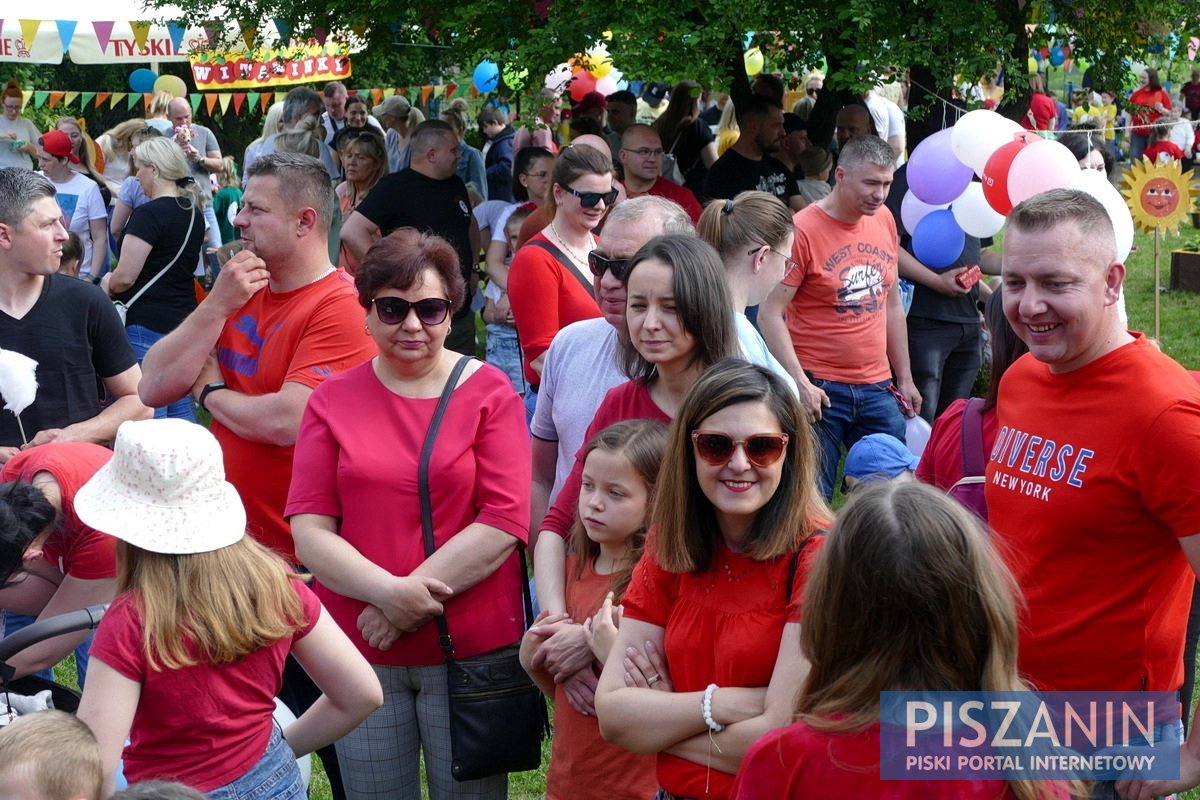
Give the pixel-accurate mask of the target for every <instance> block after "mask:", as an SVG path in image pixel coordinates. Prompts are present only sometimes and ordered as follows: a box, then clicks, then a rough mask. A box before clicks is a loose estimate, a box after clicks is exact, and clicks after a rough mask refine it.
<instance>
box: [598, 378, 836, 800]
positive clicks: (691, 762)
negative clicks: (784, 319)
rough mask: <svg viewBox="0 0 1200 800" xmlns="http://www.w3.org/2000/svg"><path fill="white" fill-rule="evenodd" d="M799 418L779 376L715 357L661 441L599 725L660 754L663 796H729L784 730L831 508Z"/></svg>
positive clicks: (603, 682) (607, 733) (634, 746)
mask: <svg viewBox="0 0 1200 800" xmlns="http://www.w3.org/2000/svg"><path fill="white" fill-rule="evenodd" d="M816 452H817V451H816V446H815V444H814V441H813V437H812V434H811V432H810V430H809V426H808V423H807V418H806V415H805V414H804V411H803V409H801V407H800V404H799V401H798V400H797V399H796V396H795V395H794V394H793V393H792V391H791V390H790V389H788V388H787V386H785V384H784V383H783V382H782V381H780V380H779V379H778V378H777V377H776V376H775V374H774V373H772V372H770V371H769V370H766V369H763V368H762V367H758V366H754V365H751V364H747V363H745V362H743V361H737V360H733V359H730V360H727V361H722V362H719V363H718V364H716V365H714V366H713V367H712V368H711V369H709V370H708V371H707V372H705V373H704V375H703V376H702V377H701V378H700V379H699V380H698V381H697V382H696V383H695V385H694V386H693V387H692V388H691V390H690V391H689V392H688V394H687V396H686V397H685V398H684V400H683V405H682V407H681V408H680V409H679V413H678V415H677V416H676V418H675V421H674V423H673V424H672V426H671V431H670V433H669V434H668V442H667V451H666V454H665V455H664V458H663V467H662V472H661V473H660V475H659V480H658V486H657V491H658V495H657V498H656V500H655V505H654V514H653V517H652V519H651V528H650V533H649V535H648V537H647V541H646V549H645V554H644V555H643V557H642V560H641V561H640V562H639V563H638V565H637V567H635V568H634V572H633V578H632V580H631V581H630V584H629V589H628V590H627V591H626V593H625V597H624V599H623V600H622V604H623V607H624V613H623V617H622V619H621V625H620V629H619V631H618V634H617V641H616V644H615V645H614V646H613V649H612V650H611V652H610V656H609V659H608V661H607V662H606V663H605V665H604V672H603V674H602V675H601V677H600V682H599V685H598V687H597V688H596V711H597V714H598V718H599V722H600V730H601V732H602V733H603V735H604V738H605V739H606V740H608V741H611V742H615V743H616V744H619V745H621V746H622V747H625V748H626V749H629V750H632V751H634V752H636V753H657V754H658V782H659V786H660V787H661V789H660V791H659V795H658V797H659V798H663V797H690V798H701V799H703V800H709V799H710V798H727V797H729V795H730V790H731V788H732V785H733V776H734V773H736V772H737V770H738V767H739V765H740V764H741V760H742V757H743V756H744V755H745V753H746V750H747V749H749V747H750V745H751V744H753V743H754V741H755V740H756V739H758V738H759V737H760V736H762V735H763V734H765V733H766V732H767V731H770V730H772V729H774V728H779V727H782V726H784V725H786V724H788V723H789V722H790V721H791V712H792V702H793V700H794V698H795V696H796V692H797V691H798V690H799V688H800V683H801V679H802V678H803V675H804V671H805V668H806V664H805V662H804V661H803V659H801V658H799V657H798V656H799V641H800V603H799V601H800V598H801V596H802V595H803V592H804V584H805V581H806V578H807V576H808V572H809V567H810V565H811V564H812V562H813V558H814V556H815V555H816V553H817V551H818V550H819V549H820V544H821V543H822V542H823V541H824V538H823V537H814V536H813V534H814V532H816V531H817V530H819V529H820V528H822V527H824V526H825V525H827V524H828V523H829V520H830V516H831V515H830V513H829V510H828V508H827V507H826V506H825V503H824V502H823V501H822V499H821V496H820V493H819V492H818V491H817V484H816V457H817V456H816Z"/></svg>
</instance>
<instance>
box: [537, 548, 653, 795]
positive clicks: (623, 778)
mask: <svg viewBox="0 0 1200 800" xmlns="http://www.w3.org/2000/svg"><path fill="white" fill-rule="evenodd" d="M575 564H576V561H575V556H574V555H571V556H568V557H567V586H566V608H567V613H569V614H570V615H571V619H572V620H574V621H575V622H579V623H582V622H583V621H584V620H585V619H587V618H588V617H590V616H592V615H593V614H595V613H596V611H597V610H598V609H599V608H600V606H601V604H603V603H604V596H605V595H607V594H608V591H609V587H610V586H611V585H612V576H611V575H598V574H596V571H595V570H594V569H593V566H594V565H593V564H589V565H588V566H587V567H585V568H584V570H583V575H582V576H581V577H579V578H576V577H575ZM599 666H600V665H599V664H595V665H594V668H595V669H596V670H597V673H598V671H599ZM657 789H658V778H657V777H656V776H655V768H654V756H651V755H639V754H637V753H631V752H630V751H628V750H626V749H625V748H623V747H618V746H617V745H615V744H609V743H608V742H606V741H604V739H603V738H601V736H600V725H599V723H598V722H597V721H596V717H595V716H586V717H585V716H584V715H583V714H580V713H579V712H578V711H576V710H575V709H574V708H572V707H571V704H570V702H568V701H567V696H566V693H565V692H564V691H563V688H562V685H561V684H559V685H558V686H556V687H555V691H554V744H553V749H552V750H551V753H550V771H549V773H548V774H547V775H546V799H547V800H648V798H651V797H653V796H654V792H655V791H656V790H657Z"/></svg>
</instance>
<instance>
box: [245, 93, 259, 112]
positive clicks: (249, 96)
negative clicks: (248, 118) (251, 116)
mask: <svg viewBox="0 0 1200 800" xmlns="http://www.w3.org/2000/svg"><path fill="white" fill-rule="evenodd" d="M246 100H247V101H248V102H249V104H250V108H251V110H253V109H254V107H255V106H257V105H258V92H246Z"/></svg>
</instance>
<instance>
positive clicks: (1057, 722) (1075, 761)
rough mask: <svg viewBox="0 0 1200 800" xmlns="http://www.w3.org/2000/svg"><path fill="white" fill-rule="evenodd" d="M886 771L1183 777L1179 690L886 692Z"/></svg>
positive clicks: (892, 776) (913, 775) (925, 775)
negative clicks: (1176, 692)
mask: <svg viewBox="0 0 1200 800" xmlns="http://www.w3.org/2000/svg"><path fill="white" fill-rule="evenodd" d="M879 718H880V733H879V758H880V768H879V776H880V777H881V778H883V779H884V780H950V781H954V780H1088V781H1092V780H1101V781H1112V780H1121V779H1131V780H1133V779H1155V780H1157V779H1177V778H1178V777H1179V748H1180V746H1181V745H1182V743H1183V724H1182V722H1181V717H1180V706H1179V699H1178V698H1177V697H1176V695H1175V693H1174V692H881V693H880V708H879Z"/></svg>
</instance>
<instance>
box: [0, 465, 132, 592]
mask: <svg viewBox="0 0 1200 800" xmlns="http://www.w3.org/2000/svg"><path fill="white" fill-rule="evenodd" d="M111 457H112V451H111V450H109V449H108V448H106V447H101V446H100V445H98V444H89V443H87V442H51V443H50V444H43V445H40V446H38V447H31V448H30V449H28V450H23V451H21V452H20V453H17V454H16V455H15V456H13V457H12V458H10V459H9V460H8V461H7V462H5V464H4V469H3V470H0V481H3V482H8V481H25V482H26V483H29V482H32V481H33V476H34V475H36V474H37V473H39V472H48V473H50V474H51V475H52V476H53V477H54V480H55V481H57V482H58V489H59V492H60V493H61V494H62V519H61V521H60V522H59V525H58V528H57V530H55V531H54V533H53V534H52V535H51V536H50V537H49V538H48V539H47V540H46V544H45V545H43V547H42V554H43V556H44V557H45V559H46V560H47V561H49V562H50V564H51V565H53V566H54V567H55V568H56V569H58V570H59V571H60V572H62V574H64V575H70V576H71V577H72V578H78V579H80V580H85V581H86V580H99V579H101V578H111V577H113V576H115V575H116V574H117V540H116V539H114V538H113V537H111V536H109V535H108V534H107V533H100V532H99V531H97V530H96V529H95V528H91V527H89V526H87V525H85V524H84V523H83V520H81V519H80V518H79V516H78V515H77V514H76V513H75V493H76V492H78V491H79V487H81V486H83V485H84V484H85V483H87V482H88V480H89V479H90V478H91V477H92V476H93V475H95V474H96V470H98V469H100V468H101V467H102V466H104V465H105V464H107V463H108V459H109V458H111Z"/></svg>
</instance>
